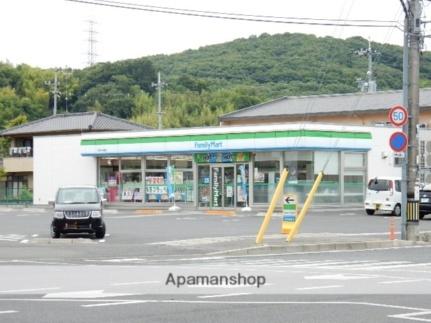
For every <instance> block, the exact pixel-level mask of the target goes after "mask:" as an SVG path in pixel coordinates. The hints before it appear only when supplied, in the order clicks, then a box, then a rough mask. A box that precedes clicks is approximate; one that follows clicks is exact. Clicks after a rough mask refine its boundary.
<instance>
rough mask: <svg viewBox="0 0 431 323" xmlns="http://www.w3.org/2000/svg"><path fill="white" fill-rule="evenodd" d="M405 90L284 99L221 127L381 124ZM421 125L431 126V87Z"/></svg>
mask: <svg viewBox="0 0 431 323" xmlns="http://www.w3.org/2000/svg"><path fill="white" fill-rule="evenodd" d="M402 94H403V93H402V91H401V90H398V91H379V92H375V93H349V94H328V95H312V96H291V97H282V98H279V99H275V100H272V101H268V102H265V103H261V104H257V105H254V106H251V107H248V108H244V109H241V110H238V111H235V112H232V113H229V114H225V115H223V116H221V117H220V123H221V125H226V126H228V125H251V124H265V123H285V122H287V123H292V122H294V123H302V122H319V123H335V124H343V125H363V126H370V125H380V124H386V123H387V122H388V112H389V109H390V108H391V107H392V106H394V105H400V104H402V102H403V95H402ZM419 105H420V109H421V111H420V123H421V124H423V126H422V127H425V128H427V127H431V88H426V89H421V91H420V103H419Z"/></svg>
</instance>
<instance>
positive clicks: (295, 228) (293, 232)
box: [287, 172, 323, 242]
mask: <svg viewBox="0 0 431 323" xmlns="http://www.w3.org/2000/svg"><path fill="white" fill-rule="evenodd" d="M322 178H323V172H320V173H319V175H318V176H317V178H316V180H315V181H314V184H313V187H312V188H311V191H310V193H308V196H307V199H306V200H305V203H304V206H303V207H302V209H301V212H299V216H298V218H297V219H296V221H295V225H294V226H293V228H292V230H291V231H290V233H289V235H288V236H287V241H288V242H290V241H292V240H293V238H294V237H295V235H296V233H297V232H298V230H299V226H300V225H301V223H302V220H304V217H305V214H306V213H307V211H308V209H309V208H310V206H311V203H312V202H313V198H314V194H315V193H316V191H317V188H318V187H319V185H320V182H321V181H322Z"/></svg>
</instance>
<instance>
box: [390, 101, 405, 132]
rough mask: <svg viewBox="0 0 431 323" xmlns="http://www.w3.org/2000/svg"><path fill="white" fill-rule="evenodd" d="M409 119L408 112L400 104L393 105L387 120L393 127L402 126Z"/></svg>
mask: <svg viewBox="0 0 431 323" xmlns="http://www.w3.org/2000/svg"><path fill="white" fill-rule="evenodd" d="M408 120H409V114H408V113H407V110H406V108H404V107H403V106H402V105H395V106H393V107H392V108H391V109H390V110H389V121H390V122H391V123H392V124H393V125H394V126H395V127H402V126H404V125H405V124H406V123H407V121H408Z"/></svg>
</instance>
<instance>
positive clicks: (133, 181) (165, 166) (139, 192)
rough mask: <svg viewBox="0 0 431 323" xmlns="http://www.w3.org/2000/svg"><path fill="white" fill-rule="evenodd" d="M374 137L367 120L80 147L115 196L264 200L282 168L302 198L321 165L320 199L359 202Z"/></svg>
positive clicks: (114, 137) (101, 137) (109, 138)
mask: <svg viewBox="0 0 431 323" xmlns="http://www.w3.org/2000/svg"><path fill="white" fill-rule="evenodd" d="M372 137H373V136H372V132H371V131H369V129H367V128H364V127H354V126H352V127H345V126H336V125H323V124H301V125H296V124H284V125H264V126H260V125H259V126H237V127H214V128H210V127H208V128H188V129H173V130H155V131H141V132H110V133H98V134H83V135H82V137H81V145H80V147H81V156H83V157H90V158H96V159H97V181H98V183H97V185H98V186H99V187H100V188H101V190H104V191H105V193H106V195H107V198H108V200H109V201H111V202H116V201H124V202H126V201H127V202H138V203H170V202H172V199H173V198H174V197H175V201H176V202H177V203H184V204H188V205H190V206H196V207H209V208H235V207H243V206H245V205H246V204H248V205H251V206H253V205H259V204H267V203H268V202H269V201H270V199H271V196H272V194H273V192H274V189H275V186H276V184H277V182H278V180H279V177H280V173H281V171H282V169H283V168H285V167H286V168H288V170H289V177H288V181H287V183H286V187H285V191H286V192H291V193H296V194H297V195H298V198H299V200H300V201H301V200H302V201H303V200H304V199H305V196H306V194H307V193H308V191H309V189H310V187H311V185H312V183H313V181H314V179H315V177H316V176H317V174H318V173H319V172H320V171H321V170H323V171H324V173H325V177H324V180H323V182H322V184H321V185H320V188H319V191H318V194H317V197H316V199H315V202H316V203H325V204H326V203H337V204H339V203H352V202H362V201H363V199H364V194H365V185H366V184H365V183H366V182H367V163H368V161H367V153H368V151H369V150H370V149H371V148H372V140H373V138H372ZM382 166H383V167H384V165H382Z"/></svg>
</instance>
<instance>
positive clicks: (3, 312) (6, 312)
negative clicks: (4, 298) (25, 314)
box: [0, 310, 18, 314]
mask: <svg viewBox="0 0 431 323" xmlns="http://www.w3.org/2000/svg"><path fill="white" fill-rule="evenodd" d="M13 313H18V311H13V310H10V311H0V314H13Z"/></svg>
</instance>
